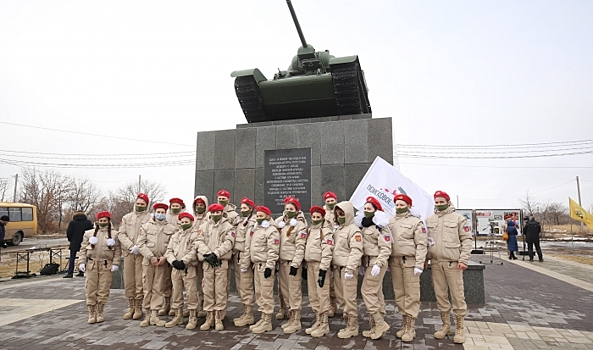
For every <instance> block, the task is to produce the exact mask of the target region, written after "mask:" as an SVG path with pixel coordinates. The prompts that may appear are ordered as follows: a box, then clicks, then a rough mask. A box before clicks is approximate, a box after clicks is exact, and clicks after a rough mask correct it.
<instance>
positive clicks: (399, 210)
mask: <svg viewBox="0 0 593 350" xmlns="http://www.w3.org/2000/svg"><path fill="white" fill-rule="evenodd" d="M407 212H408V208H395V213H396V214H403V213H407Z"/></svg>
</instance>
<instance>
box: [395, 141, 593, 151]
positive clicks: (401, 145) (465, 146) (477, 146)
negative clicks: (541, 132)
mask: <svg viewBox="0 0 593 350" xmlns="http://www.w3.org/2000/svg"><path fill="white" fill-rule="evenodd" d="M588 143H593V140H573V141H552V142H540V143H518V144H512V145H508V144H507V145H418V144H403V143H400V144H397V147H409V148H439V149H442V148H519V147H534V146H536V147H554V146H556V145H562V144H564V145H567V144H572V145H578V144H588Z"/></svg>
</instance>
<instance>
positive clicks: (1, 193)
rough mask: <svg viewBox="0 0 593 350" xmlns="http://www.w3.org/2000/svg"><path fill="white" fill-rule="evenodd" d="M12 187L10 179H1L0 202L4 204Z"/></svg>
mask: <svg viewBox="0 0 593 350" xmlns="http://www.w3.org/2000/svg"><path fill="white" fill-rule="evenodd" d="M11 187H12V181H11V180H10V179H0V202H4V198H5V197H6V192H7V191H8V190H9V189H10V188H11Z"/></svg>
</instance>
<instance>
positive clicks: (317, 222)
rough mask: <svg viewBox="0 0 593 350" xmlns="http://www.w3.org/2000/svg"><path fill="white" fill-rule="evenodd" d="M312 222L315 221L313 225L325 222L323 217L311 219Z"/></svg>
mask: <svg viewBox="0 0 593 350" xmlns="http://www.w3.org/2000/svg"><path fill="white" fill-rule="evenodd" d="M311 222H312V223H313V225H319V224H321V223H322V222H323V219H320V220H311Z"/></svg>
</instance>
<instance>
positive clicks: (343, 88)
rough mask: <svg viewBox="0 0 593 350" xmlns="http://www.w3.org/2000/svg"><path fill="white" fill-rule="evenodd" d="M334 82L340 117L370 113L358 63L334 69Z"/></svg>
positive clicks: (342, 65)
mask: <svg viewBox="0 0 593 350" xmlns="http://www.w3.org/2000/svg"><path fill="white" fill-rule="evenodd" d="M332 81H333V85H334V94H335V96H336V104H337V106H338V110H339V113H340V115H349V114H361V113H369V112H370V109H369V103H368V99H367V97H366V91H364V84H363V77H362V71H361V70H360V64H359V63H358V62H353V63H346V64H341V65H339V66H335V67H332Z"/></svg>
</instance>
